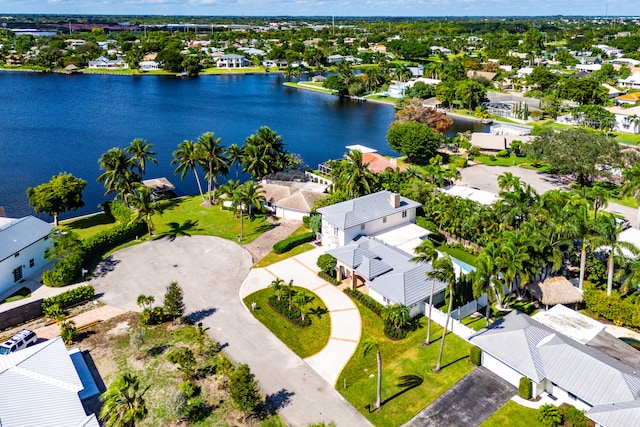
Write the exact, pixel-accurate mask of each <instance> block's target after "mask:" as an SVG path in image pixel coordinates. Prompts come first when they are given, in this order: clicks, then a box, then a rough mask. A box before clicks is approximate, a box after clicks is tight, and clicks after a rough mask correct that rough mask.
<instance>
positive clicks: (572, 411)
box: [558, 404, 593, 427]
mask: <svg viewBox="0 0 640 427" xmlns="http://www.w3.org/2000/svg"><path fill="white" fill-rule="evenodd" d="M558 409H559V410H560V416H561V417H562V422H563V423H564V425H565V426H567V427H590V426H593V422H592V421H591V420H589V418H587V416H586V415H585V414H584V412H583V411H581V410H579V409H578V408H576V407H575V406H571V405H567V404H563V405H561V406H560V408H558Z"/></svg>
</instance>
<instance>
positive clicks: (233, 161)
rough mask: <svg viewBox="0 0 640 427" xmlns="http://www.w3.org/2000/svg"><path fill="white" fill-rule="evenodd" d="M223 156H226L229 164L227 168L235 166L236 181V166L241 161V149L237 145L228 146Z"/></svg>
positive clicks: (237, 168)
mask: <svg viewBox="0 0 640 427" xmlns="http://www.w3.org/2000/svg"><path fill="white" fill-rule="evenodd" d="M225 154H226V156H227V161H228V162H229V166H233V165H235V167H236V179H238V171H239V167H238V166H239V165H240V162H241V160H242V149H240V147H239V146H238V144H231V145H230V146H228V147H227V150H226V151H225Z"/></svg>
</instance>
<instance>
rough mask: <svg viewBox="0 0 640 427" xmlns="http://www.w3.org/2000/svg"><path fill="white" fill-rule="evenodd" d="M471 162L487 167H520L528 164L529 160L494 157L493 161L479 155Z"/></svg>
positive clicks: (512, 157)
mask: <svg viewBox="0 0 640 427" xmlns="http://www.w3.org/2000/svg"><path fill="white" fill-rule="evenodd" d="M473 161H475V162H478V163H483V164H485V165H487V166H522V165H525V164H529V163H530V160H528V159H527V158H526V157H517V156H511V157H498V156H495V159H494V160H491V158H490V157H489V156H487V155H485V154H481V155H479V156H473Z"/></svg>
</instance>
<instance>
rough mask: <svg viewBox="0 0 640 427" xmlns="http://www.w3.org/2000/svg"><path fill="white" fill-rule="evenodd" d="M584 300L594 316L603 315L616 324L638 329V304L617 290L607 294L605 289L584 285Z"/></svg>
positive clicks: (639, 321) (639, 310)
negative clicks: (622, 295) (609, 294)
mask: <svg viewBox="0 0 640 427" xmlns="http://www.w3.org/2000/svg"><path fill="white" fill-rule="evenodd" d="M583 295H584V302H585V304H586V305H587V308H588V309H589V310H591V312H592V313H593V314H595V315H596V316H601V317H604V318H605V319H607V320H610V321H612V322H613V323H614V324H616V325H617V326H627V327H630V328H634V329H640V305H638V304H635V303H634V302H633V301H632V300H630V299H628V298H622V297H621V296H620V294H618V293H617V292H615V291H614V292H613V293H612V295H611V296H608V295H607V293H606V292H605V291H601V290H599V289H596V288H594V287H593V286H589V285H587V286H585V289H584V294H583Z"/></svg>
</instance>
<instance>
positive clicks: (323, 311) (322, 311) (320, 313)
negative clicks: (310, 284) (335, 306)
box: [309, 307, 328, 319]
mask: <svg viewBox="0 0 640 427" xmlns="http://www.w3.org/2000/svg"><path fill="white" fill-rule="evenodd" d="M327 313H328V310H327V309H326V308H322V307H315V308H312V309H310V310H309V314H310V315H315V316H317V317H318V319H320V318H322V316H323V315H324V314H327Z"/></svg>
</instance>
